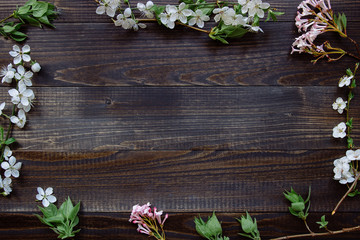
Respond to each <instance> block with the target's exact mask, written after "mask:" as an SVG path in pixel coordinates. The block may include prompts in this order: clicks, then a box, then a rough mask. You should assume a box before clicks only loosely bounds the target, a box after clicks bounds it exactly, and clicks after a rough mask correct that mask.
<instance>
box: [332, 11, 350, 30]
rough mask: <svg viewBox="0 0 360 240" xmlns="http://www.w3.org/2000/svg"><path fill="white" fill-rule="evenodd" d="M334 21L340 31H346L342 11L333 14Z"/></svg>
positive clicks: (344, 17) (345, 20)
mask: <svg viewBox="0 0 360 240" xmlns="http://www.w3.org/2000/svg"><path fill="white" fill-rule="evenodd" d="M334 22H335V24H336V27H337V29H338V30H339V31H340V32H343V33H346V25H347V19H346V16H345V14H344V13H339V14H338V16H336V15H334Z"/></svg>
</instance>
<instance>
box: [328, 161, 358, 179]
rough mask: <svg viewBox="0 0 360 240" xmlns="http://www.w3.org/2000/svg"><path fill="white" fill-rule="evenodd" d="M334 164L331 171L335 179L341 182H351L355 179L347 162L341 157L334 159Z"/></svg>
mask: <svg viewBox="0 0 360 240" xmlns="http://www.w3.org/2000/svg"><path fill="white" fill-rule="evenodd" d="M334 166H335V167H334V170H333V172H334V174H335V175H334V179H335V180H339V182H340V183H341V184H347V183H351V182H353V181H354V180H355V179H354V176H353V174H352V173H351V172H350V165H349V163H348V162H346V161H345V160H343V158H341V159H336V160H335V161H334Z"/></svg>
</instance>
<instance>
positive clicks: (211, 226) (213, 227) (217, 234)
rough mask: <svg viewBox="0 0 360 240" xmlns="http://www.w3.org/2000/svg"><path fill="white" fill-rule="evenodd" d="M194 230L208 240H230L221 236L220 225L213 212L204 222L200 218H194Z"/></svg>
mask: <svg viewBox="0 0 360 240" xmlns="http://www.w3.org/2000/svg"><path fill="white" fill-rule="evenodd" d="M194 222H195V228H196V231H197V233H198V234H199V235H200V236H202V237H203V238H206V239H208V240H230V238H228V237H225V236H222V228H221V223H220V222H219V220H218V219H217V217H216V215H215V212H213V214H212V215H211V217H208V220H207V222H204V220H202V218H201V217H199V218H195V219H194Z"/></svg>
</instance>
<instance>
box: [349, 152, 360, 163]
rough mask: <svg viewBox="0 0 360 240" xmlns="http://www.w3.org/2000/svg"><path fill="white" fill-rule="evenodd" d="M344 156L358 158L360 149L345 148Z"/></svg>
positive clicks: (351, 159) (351, 158) (359, 158)
mask: <svg viewBox="0 0 360 240" xmlns="http://www.w3.org/2000/svg"><path fill="white" fill-rule="evenodd" d="M346 157H347V158H348V159H349V160H350V161H353V160H360V149H358V150H356V151H354V150H347V151H346Z"/></svg>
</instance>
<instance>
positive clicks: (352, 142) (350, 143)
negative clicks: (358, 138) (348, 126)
mask: <svg viewBox="0 0 360 240" xmlns="http://www.w3.org/2000/svg"><path fill="white" fill-rule="evenodd" d="M347 144H348V148H349V149H351V148H353V146H354V140H353V139H352V138H351V137H348V138H347Z"/></svg>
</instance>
